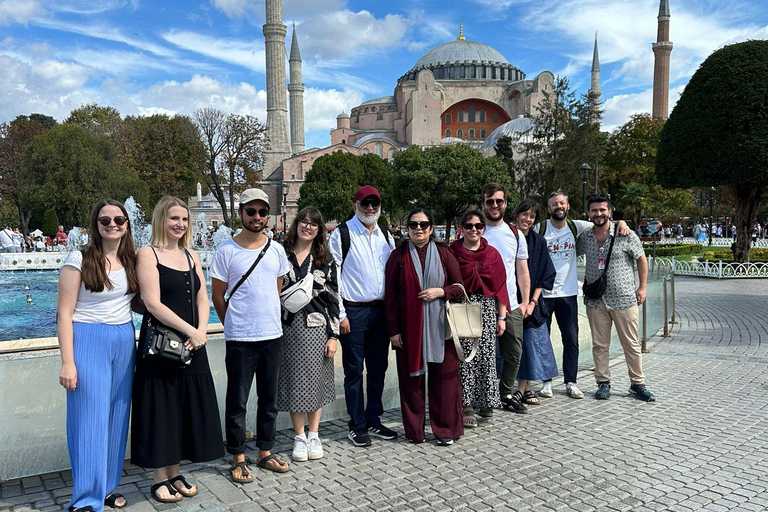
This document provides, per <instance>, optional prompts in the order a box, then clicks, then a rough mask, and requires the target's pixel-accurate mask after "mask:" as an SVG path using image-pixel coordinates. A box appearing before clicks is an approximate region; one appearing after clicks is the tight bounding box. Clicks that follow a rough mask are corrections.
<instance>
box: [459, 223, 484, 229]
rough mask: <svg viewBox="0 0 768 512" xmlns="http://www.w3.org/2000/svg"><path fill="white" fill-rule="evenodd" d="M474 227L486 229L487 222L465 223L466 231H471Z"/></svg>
mask: <svg viewBox="0 0 768 512" xmlns="http://www.w3.org/2000/svg"><path fill="white" fill-rule="evenodd" d="M472 228H475V229H476V230H478V231H482V230H483V229H485V224H482V223H480V222H477V223H475V224H472V223H471V222H467V223H465V224H464V231H469V230H470V229H472Z"/></svg>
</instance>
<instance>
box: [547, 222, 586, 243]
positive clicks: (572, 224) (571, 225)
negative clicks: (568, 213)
mask: <svg viewBox="0 0 768 512" xmlns="http://www.w3.org/2000/svg"><path fill="white" fill-rule="evenodd" d="M544 222H545V223H546V221H544ZM565 223H566V224H568V229H570V230H571V233H573V240H574V241H576V239H577V238H579V234H578V233H579V232H578V230H577V229H576V223H575V222H573V221H572V220H571V219H565Z"/></svg>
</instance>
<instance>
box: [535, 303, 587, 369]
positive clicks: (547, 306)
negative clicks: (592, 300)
mask: <svg viewBox="0 0 768 512" xmlns="http://www.w3.org/2000/svg"><path fill="white" fill-rule="evenodd" d="M541 312H542V314H543V315H544V316H545V317H546V319H547V328H548V329H549V330H550V331H552V315H554V316H555V318H556V319H557V326H558V327H559V328H560V332H561V333H562V335H563V379H564V381H565V382H566V383H568V382H573V383H575V382H576V374H577V373H578V371H579V304H578V298H577V297H576V296H575V295H572V296H570V297H554V298H549V299H546V298H543V297H542V299H541Z"/></svg>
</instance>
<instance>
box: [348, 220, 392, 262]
mask: <svg viewBox="0 0 768 512" xmlns="http://www.w3.org/2000/svg"><path fill="white" fill-rule="evenodd" d="M337 229H338V230H339V236H341V263H340V264H339V273H341V269H342V268H344V260H346V259H347V254H349V248H350V247H351V246H352V240H351V239H350V238H349V226H347V221H344V222H342V223H341V224H339V225H338V228H337ZM382 231H383V232H384V238H385V239H386V241H387V245H389V246H391V242H390V234H389V230H387V229H382Z"/></svg>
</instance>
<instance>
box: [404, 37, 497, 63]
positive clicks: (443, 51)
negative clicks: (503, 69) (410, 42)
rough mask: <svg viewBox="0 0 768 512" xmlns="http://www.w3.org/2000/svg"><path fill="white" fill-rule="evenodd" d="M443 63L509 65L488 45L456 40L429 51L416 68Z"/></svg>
mask: <svg viewBox="0 0 768 512" xmlns="http://www.w3.org/2000/svg"><path fill="white" fill-rule="evenodd" d="M443 62H446V63H454V62H455V63H464V62H482V63H489V64H490V63H493V64H496V63H498V64H509V62H508V61H507V59H505V58H504V56H503V55H502V54H501V53H500V52H499V51H498V50H496V49H494V48H491V47H490V46H488V45H487V44H483V43H478V42H476V41H467V40H466V39H456V40H455V41H449V42H447V43H444V44H441V45H440V46H435V47H434V48H432V49H431V50H429V51H428V52H427V53H425V54H424V55H423V56H422V57H421V58H420V59H419V61H418V62H417V63H416V65H415V66H414V68H415V69H419V68H426V67H430V66H434V65H437V64H440V63H443Z"/></svg>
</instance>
